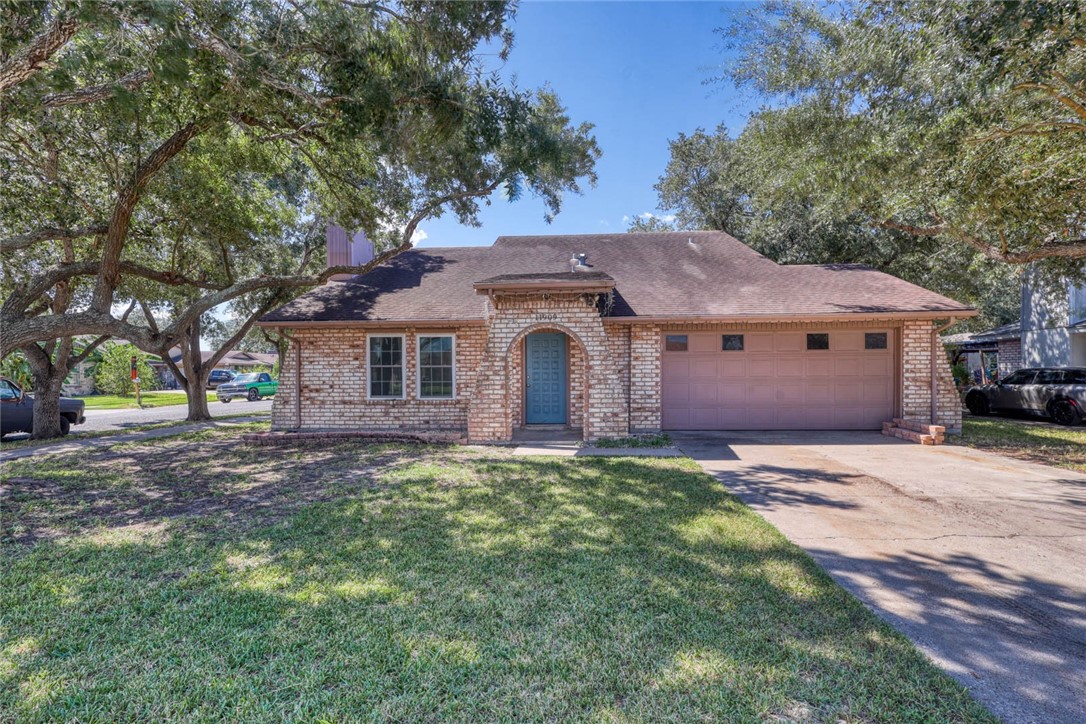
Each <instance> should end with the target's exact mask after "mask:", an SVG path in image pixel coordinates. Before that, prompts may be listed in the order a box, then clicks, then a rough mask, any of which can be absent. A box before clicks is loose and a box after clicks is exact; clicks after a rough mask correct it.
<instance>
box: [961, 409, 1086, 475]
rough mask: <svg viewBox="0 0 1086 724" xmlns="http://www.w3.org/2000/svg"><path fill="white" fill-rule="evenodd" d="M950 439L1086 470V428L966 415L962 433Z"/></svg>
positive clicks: (1012, 454) (1047, 462)
mask: <svg viewBox="0 0 1086 724" xmlns="http://www.w3.org/2000/svg"><path fill="white" fill-rule="evenodd" d="M946 440H947V442H949V443H952V444H955V445H966V446H968V447H975V448H979V449H981V450H990V451H992V452H996V453H1000V454H1001V455H1008V456H1010V457H1015V458H1020V459H1022V460H1029V461H1031V462H1035V463H1042V464H1044V465H1054V466H1056V467H1060V468H1067V469H1069V470H1077V471H1079V472H1086V427H1083V426H1081V425H1079V426H1076V427H1061V426H1059V425H1055V424H1052V423H1049V422H1035V421H1032V420H1029V421H1027V420H1014V419H998V418H994V417H966V418H965V419H964V420H963V421H962V434H961V435H960V436H957V435H955V436H948V437H947V439H946Z"/></svg>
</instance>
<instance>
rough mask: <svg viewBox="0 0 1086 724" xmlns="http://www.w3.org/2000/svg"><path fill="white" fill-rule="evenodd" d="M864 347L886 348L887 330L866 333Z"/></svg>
mask: <svg viewBox="0 0 1086 724" xmlns="http://www.w3.org/2000/svg"><path fill="white" fill-rule="evenodd" d="M864 349H886V332H867V333H866V334H864Z"/></svg>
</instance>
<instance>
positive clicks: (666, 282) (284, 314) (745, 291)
mask: <svg viewBox="0 0 1086 724" xmlns="http://www.w3.org/2000/svg"><path fill="white" fill-rule="evenodd" d="M572 253H585V254H587V255H588V258H587V264H588V266H589V267H591V270H592V271H593V272H603V273H605V274H607V275H609V276H610V277H612V278H613V279H614V280H615V295H616V300H615V305H614V308H613V311H612V313H611V316H612V317H646V318H686V317H714V318H749V317H759V318H763V319H764V318H790V317H808V316H820V317H827V316H847V315H853V314H865V315H880V314H903V313H918V314H943V315H946V314H955V315H958V316H962V315H969V314H971V313H972V312H973V310H972V309H971V308H970V307H967V306H965V305H963V304H959V303H958V302H955V301H954V300H952V299H948V298H946V297H944V296H941V295H939V294H935V293H934V292H930V291H928V290H926V289H923V288H922V287H918V286H916V285H915V284H910V283H908V282H906V281H903V280H901V279H898V278H896V277H892V276H890V275H888V274H883V273H882V272H878V271H874V270H873V269H870V268H868V267H865V266H860V265H852V264H830V265H820V266H808V265H804V266H798V265H797V266H782V265H778V264H776V263H774V262H773V261H771V260H769V259H767V258H765V257H764V256H762V255H761V254H758V253H757V252H755V251H754V250H753V249H751V248H750V247H748V246H746V245H745V244H743V243H742V242H740V241H739V240H737V239H735V238H734V237H732V236H729V235H728V234H725V233H723V232H718V231H699V232H685V231H683V232H669V233H647V234H589V235H576V236H502V237H498V239H497V241H496V242H495V243H494V245H493V246H489V247H446V248H431V249H412V250H411V251H408V252H405V253H404V254H401V255H400V256H398V257H396V258H394V259H393V260H392V261H390V262H389V263H387V264H385V265H383V266H381V267H379V268H377V269H374V270H373V271H371V272H370V273H368V274H365V275H363V276H357V277H354V278H352V279H351V280H349V281H345V282H330V283H328V284H326V285H324V286H323V287H320V288H318V289H314V290H313V291H311V292H309V293H307V294H304V295H302V296H301V297H299V298H298V299H296V300H294V301H293V302H290V303H289V304H287V305H285V306H283V307H280V308H279V309H277V310H275V311H274V312H272V313H270V314H268V315H267V316H265V317H264V318H263V319H262V320H261V321H262V323H264V324H289V323H295V322H337V321H368V322H397V321H404V322H419V321H445V320H449V321H454V320H456V321H459V320H480V321H481V320H482V319H483V318H484V310H485V303H484V297H482V296H480V295H479V294H477V293H476V291H475V289H474V288H473V284H474V283H475V282H478V281H480V280H486V279H493V278H495V277H508V276H509V275H533V276H540V275H545V276H549V275H551V274H560V273H565V275H567V276H568V275H569V262H568V260H569V258H570V255H571V254H572Z"/></svg>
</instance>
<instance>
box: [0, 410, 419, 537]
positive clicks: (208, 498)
mask: <svg viewBox="0 0 1086 724" xmlns="http://www.w3.org/2000/svg"><path fill="white" fill-rule="evenodd" d="M418 450H419V448H418V447H415V446H409V445H389V444H385V445H365V444H359V443H358V442H357V441H353V442H345V443H341V444H330V445H327V446H317V447H304V448H302V447H299V448H278V449H276V450H275V451H274V453H271V452H269V451H268V449H267V448H258V447H254V446H250V445H246V444H242V443H239V442H238V438H237V436H236V435H231V434H224V433H222V432H220V431H214V430H209V431H204V432H200V433H193V434H190V435H185V436H180V437H176V438H168V439H163V440H155V441H147V442H141V443H133V444H122V445H115V446H112V447H108V448H97V449H91V450H84V451H80V452H78V453H72V454H66V455H54V456H49V457H46V458H35V459H33V460H25V461H17V462H12V463H9V464H8V467H7V470H6V474H5V475H4V479H3V481H2V482H0V509H3V511H4V513H5V514H4V515H2V516H0V539H3V540H4V541H6V542H14V543H22V544H33V543H35V542H37V541H40V540H45V539H53V538H58V537H62V536H68V535H75V534H79V533H85V532H88V531H91V530H95V529H101V528H120V527H137V528H143V527H151V528H155V527H159V526H161V525H163V524H168V523H169V522H170V521H171V520H173V519H177V518H185V519H194V518H199V519H200V520H201V521H209V522H210V523H209V525H211V526H212V527H214V526H215V525H216V524H222V523H224V522H226V521H229V525H230V527H231V528H232V529H236V528H237V527H238V526H239V525H240V526H242V527H248V526H250V525H266V524H269V523H273V522H275V521H277V520H279V519H281V518H283V517H286V516H289V515H291V514H293V513H294V512H296V511H297V510H298V509H300V508H301V507H303V506H305V505H308V504H310V503H314V502H319V501H326V500H333V499H336V498H339V497H342V496H343V495H345V494H348V493H357V492H358V491H360V490H363V489H365V488H372V487H374V486H376V485H378V484H379V483H378V480H379V479H380V477H381V474H382V473H383V472H384V471H386V470H388V469H389V468H391V467H394V466H395V465H397V463H401V462H403V461H404V460H405V458H406V457H414V456H417V454H418ZM273 456H274V458H275V463H274V464H273V465H271V464H269V462H268V461H269V458H270V457H273Z"/></svg>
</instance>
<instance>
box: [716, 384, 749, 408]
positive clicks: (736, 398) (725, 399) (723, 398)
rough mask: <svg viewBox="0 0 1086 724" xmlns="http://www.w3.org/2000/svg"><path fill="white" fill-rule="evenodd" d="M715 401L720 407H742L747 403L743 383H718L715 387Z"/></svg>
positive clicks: (745, 386)
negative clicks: (717, 401)
mask: <svg viewBox="0 0 1086 724" xmlns="http://www.w3.org/2000/svg"><path fill="white" fill-rule="evenodd" d="M716 389H717V400H719V401H720V403H721V404H722V405H732V406H735V405H744V404H745V403H746V401H747V384H746V383H745V382H719V383H717V386H716Z"/></svg>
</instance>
